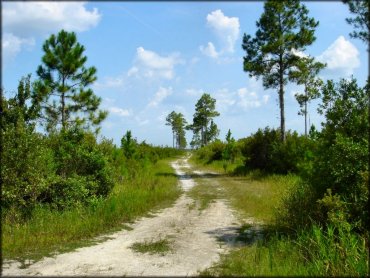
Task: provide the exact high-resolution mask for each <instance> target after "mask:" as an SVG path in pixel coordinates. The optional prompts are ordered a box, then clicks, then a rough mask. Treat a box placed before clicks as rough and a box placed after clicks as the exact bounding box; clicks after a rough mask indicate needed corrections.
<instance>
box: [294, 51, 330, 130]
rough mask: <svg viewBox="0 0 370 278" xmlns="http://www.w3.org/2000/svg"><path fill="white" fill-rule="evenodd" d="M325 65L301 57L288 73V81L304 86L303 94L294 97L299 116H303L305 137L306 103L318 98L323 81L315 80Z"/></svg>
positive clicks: (309, 58)
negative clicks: (299, 108)
mask: <svg viewBox="0 0 370 278" xmlns="http://www.w3.org/2000/svg"><path fill="white" fill-rule="evenodd" d="M325 66H326V64H323V63H320V62H315V59H314V58H311V57H302V58H301V59H300V60H299V61H298V62H297V65H296V68H295V69H293V70H291V71H290V72H289V75H290V79H291V80H293V81H295V82H296V83H297V84H298V85H304V94H300V93H298V94H296V95H295V97H296V99H297V101H298V103H299V106H300V107H301V110H300V111H299V113H298V114H299V115H303V116H304V123H305V125H304V126H305V129H304V130H305V135H306V136H307V113H308V111H307V105H308V103H309V102H310V101H311V100H313V99H316V98H318V97H319V96H320V92H319V90H320V88H321V86H322V85H323V81H322V80H321V79H320V78H317V75H318V73H319V72H320V71H321V70H322V69H323V68H324V67H325Z"/></svg>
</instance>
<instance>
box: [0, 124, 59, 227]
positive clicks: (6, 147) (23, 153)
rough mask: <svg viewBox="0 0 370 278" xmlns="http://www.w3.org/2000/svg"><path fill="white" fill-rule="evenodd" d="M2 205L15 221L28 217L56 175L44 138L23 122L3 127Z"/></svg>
mask: <svg viewBox="0 0 370 278" xmlns="http://www.w3.org/2000/svg"><path fill="white" fill-rule="evenodd" d="M1 138H2V148H3V150H2V152H1V167H0V168H1V178H2V199H1V207H2V208H3V209H5V210H6V211H7V212H8V213H9V217H10V218H12V219H13V220H14V221H20V219H22V218H24V217H28V216H29V215H30V213H31V211H32V209H33V208H34V207H35V205H36V204H37V201H38V198H39V196H40V195H41V194H42V192H43V191H44V190H45V189H46V188H47V187H48V186H49V182H50V178H51V177H53V173H54V169H53V155H52V151H51V150H50V149H49V148H48V146H47V144H46V142H45V139H44V138H43V137H42V136H41V135H40V134H37V133H35V132H33V130H32V128H29V127H26V126H25V124H24V123H23V122H21V121H18V122H17V124H16V125H15V126H13V125H9V126H7V128H6V129H5V130H4V129H3V130H1Z"/></svg>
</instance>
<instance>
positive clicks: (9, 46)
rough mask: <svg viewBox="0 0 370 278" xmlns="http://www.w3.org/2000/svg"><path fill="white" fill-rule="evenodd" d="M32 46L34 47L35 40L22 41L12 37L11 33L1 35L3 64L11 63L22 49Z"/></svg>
mask: <svg viewBox="0 0 370 278" xmlns="http://www.w3.org/2000/svg"><path fill="white" fill-rule="evenodd" d="M33 45H35V40H34V39H32V38H30V39H22V38H19V37H16V36H14V35H13V34H11V33H5V34H3V38H2V55H3V58H4V62H5V64H7V63H9V62H10V61H12V60H13V59H14V58H15V57H16V56H17V54H18V53H19V52H20V51H21V50H22V48H24V47H27V46H33Z"/></svg>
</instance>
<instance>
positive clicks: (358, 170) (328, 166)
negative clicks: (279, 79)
mask: <svg viewBox="0 0 370 278" xmlns="http://www.w3.org/2000/svg"><path fill="white" fill-rule="evenodd" d="M368 86H369V84H367V85H366V86H365V87H364V88H361V87H359V86H358V85H357V81H356V80H355V79H350V80H346V79H342V80H340V81H339V82H334V81H332V80H329V81H328V82H327V83H326V84H325V85H323V87H322V89H321V99H322V102H321V104H320V105H319V112H320V113H321V114H323V115H324V116H325V122H324V123H323V128H322V130H321V131H320V132H318V131H316V130H315V129H314V128H311V131H310V135H309V136H308V137H306V136H298V134H297V133H291V132H288V133H287V137H286V141H285V143H282V142H281V141H280V139H279V138H280V136H279V132H280V130H274V129H270V128H265V129H264V130H261V129H260V130H258V131H257V132H256V133H255V134H252V135H251V136H250V137H247V138H244V139H241V140H239V141H238V142H237V143H236V145H235V146H236V148H238V149H239V155H238V158H237V159H236V160H235V162H234V163H233V164H234V166H233V167H231V169H232V170H230V171H228V174H229V177H227V176H226V177H224V179H225V181H222V179H221V178H220V179H219V182H220V181H221V184H222V185H223V188H224V189H225V194H226V196H228V198H229V199H230V200H231V202H232V204H233V206H234V207H235V208H237V209H238V211H240V212H243V213H244V215H245V217H253V218H255V220H256V221H257V222H258V221H262V222H263V223H264V228H263V229H264V233H265V235H264V238H263V239H262V240H260V241H257V242H254V243H253V242H249V241H248V240H247V241H246V246H245V247H242V248H240V249H239V250H236V251H233V252H231V253H230V254H229V255H224V256H223V257H222V259H221V261H220V262H219V263H218V264H216V265H215V266H213V267H212V268H210V269H208V270H206V271H205V272H203V273H202V274H204V275H220V276H226V275H238V276H253V275H262V276H265V275H288V274H289V275H299V276H300V275H313V276H340V275H350V276H364V275H367V274H368V262H369V256H368V251H367V250H368V244H369V242H368V230H369V226H368V221H367V220H368V219H369V215H368V210H367V209H366V208H367V204H368V180H369V177H368V170H369V169H368V166H369V165H368V153H369V150H368V131H369V114H368V113H369V111H368V107H369V105H370V103H369V98H368V95H367V92H368ZM226 146H227V143H226V142H225V143H224V142H214V143H212V144H210V145H208V146H206V147H204V148H201V149H199V150H197V152H196V158H197V160H198V161H199V162H203V163H204V164H205V165H208V167H213V169H216V170H219V171H221V169H222V168H221V164H220V162H221V161H222V155H220V154H222V153H223V152H224V151H225V149H226ZM237 153H238V152H237ZM287 173H290V174H289V175H285V174H287ZM279 174H280V175H281V174H284V176H280V175H279ZM292 174H293V175H292ZM240 175H241V176H243V178H242V179H241V180H240V178H239V176H240ZM230 176H231V177H230ZM241 181H242V182H241ZM269 184H270V186H268V185H269ZM264 189H267V190H264ZM273 192H276V195H271V194H273ZM241 236H242V235H241Z"/></svg>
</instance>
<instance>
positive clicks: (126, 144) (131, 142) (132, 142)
mask: <svg viewBox="0 0 370 278" xmlns="http://www.w3.org/2000/svg"><path fill="white" fill-rule="evenodd" d="M136 145H137V142H136V139H133V138H132V134H131V130H128V131H127V132H126V134H125V135H124V136H123V137H122V139H121V149H122V150H123V153H124V154H125V157H127V158H128V159H131V158H132V157H133V155H134V154H135V151H136Z"/></svg>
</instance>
